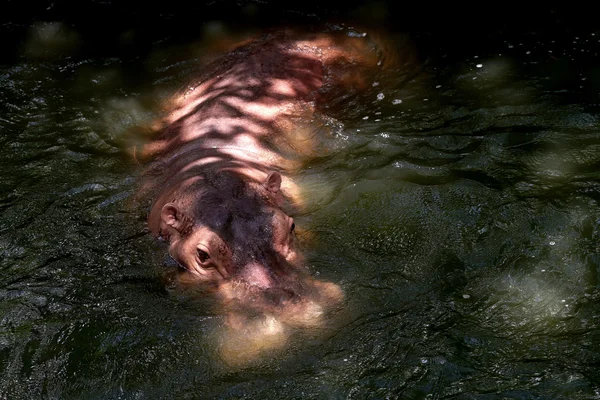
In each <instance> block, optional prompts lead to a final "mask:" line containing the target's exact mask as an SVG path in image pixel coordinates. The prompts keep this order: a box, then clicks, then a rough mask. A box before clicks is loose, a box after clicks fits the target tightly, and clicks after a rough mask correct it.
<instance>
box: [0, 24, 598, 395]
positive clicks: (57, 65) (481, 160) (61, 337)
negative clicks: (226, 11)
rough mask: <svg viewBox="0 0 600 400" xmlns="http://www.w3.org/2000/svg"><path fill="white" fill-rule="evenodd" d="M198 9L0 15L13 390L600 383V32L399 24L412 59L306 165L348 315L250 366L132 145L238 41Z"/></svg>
mask: <svg viewBox="0 0 600 400" xmlns="http://www.w3.org/2000/svg"><path fill="white" fill-rule="evenodd" d="M307 18H312V17H311V16H308V17H307ZM30 22H31V21H30ZM202 26H203V28H198V31H197V32H195V33H194V34H191V33H190V32H189V31H186V34H185V35H184V37H180V36H178V35H176V34H173V33H172V32H166V31H165V30H159V31H158V32H153V33H149V32H143V35H142V36H141V37H140V36H139V33H136V31H135V30H132V31H124V32H123V33H122V34H121V35H120V36H118V37H117V39H115V40H114V42H109V43H108V44H105V45H104V46H97V47H93V46H92V47H91V48H90V47H86V44H87V43H86V40H89V38H88V37H87V36H85V35H84V34H82V33H81V32H80V30H81V31H84V30H85V27H84V26H81V25H80V26H79V27H77V26H72V25H69V24H68V23H64V22H60V20H58V22H53V23H44V22H39V23H36V21H35V20H34V21H32V22H31V23H29V22H28V23H21V22H18V23H14V24H5V25H4V29H5V31H7V32H9V33H11V32H12V33H14V34H15V35H16V37H17V38H18V40H17V42H18V43H17V44H18V45H16V46H14V49H15V55H14V57H12V58H9V59H7V61H6V62H5V63H4V64H2V66H1V67H0V152H1V156H0V271H1V274H0V370H1V376H2V379H1V380H0V397H1V398H11V399H12V398H15V399H20V398H273V399H281V398H290V399H295V398H323V399H331V398H334V399H338V398H339V399H342V398H351V399H367V398H369V399H371V398H381V399H385V398H400V399H422V398H432V399H442V398H443V399H597V398H600V372H599V371H600V329H599V328H600V305H599V300H600V286H599V278H600V274H599V271H598V268H599V266H600V252H599V250H600V245H599V243H600V241H599V240H600V205H599V201H600V168H599V167H600V131H599V129H598V110H599V105H600V101H599V98H598V96H599V93H600V73H599V72H598V71H600V69H599V67H600V62H599V61H598V51H600V31H594V30H591V29H588V30H587V31H585V30H584V29H580V30H579V31H578V32H577V33H574V32H573V31H569V30H564V29H563V30H557V31H556V32H554V33H553V32H546V33H544V34H536V33H535V32H533V33H532V32H530V33H519V34H515V33H514V32H512V31H510V30H506V31H502V30H498V31H494V32H492V33H490V32H487V33H486V34H487V36H486V37H487V38H488V39H486V40H483V39H481V36H479V38H478V40H474V41H473V43H471V44H469V45H465V46H462V47H460V51H454V50H456V49H457V48H458V47H456V46H452V45H450V42H449V40H448V39H447V37H446V36H445V35H444V33H443V32H442V33H424V32H416V33H408V34H405V35H397V36H395V40H396V44H397V46H398V47H399V48H400V50H406V51H409V47H408V46H411V47H410V49H411V50H414V49H415V48H416V51H417V52H418V53H419V54H420V61H419V69H418V71H415V70H414V68H412V67H411V68H412V69H410V71H409V70H402V69H399V70H398V71H397V73H396V74H394V76H392V77H389V76H381V77H377V78H376V79H375V80H373V82H372V83H371V89H369V90H368V91H367V93H365V94H364V95H362V96H361V97H360V98H358V99H354V100H353V101H352V102H350V103H349V104H348V105H347V106H346V112H345V113H344V114H345V115H344V118H341V119H340V121H330V124H331V126H330V127H329V128H328V129H327V130H328V131H331V136H329V137H327V138H326V142H327V146H328V147H329V148H330V151H329V152H328V154H326V156H321V157H319V158H316V159H315V160H314V162H313V163H312V164H311V165H310V168H308V169H307V170H306V171H304V172H303V173H302V174H301V175H300V176H298V177H297V179H298V182H299V183H300V184H301V186H302V187H303V188H304V189H305V190H306V192H307V193H309V194H310V196H309V197H310V199H311V200H310V204H309V207H308V210H307V211H306V212H305V213H304V214H302V215H299V216H297V218H296V223H297V224H298V226H299V227H302V228H304V229H305V230H306V231H308V233H309V234H308V235H307V237H309V238H310V240H305V246H306V248H307V249H306V252H307V255H308V260H309V267H310V269H311V270H312V271H313V273H314V274H315V275H317V276H318V277H319V278H322V279H325V280H330V281H333V282H336V283H338V284H339V285H340V286H341V287H342V288H343V290H344V292H345V293H346V297H347V306H346V310H345V315H346V317H344V319H343V322H342V323H339V324H338V325H337V326H336V327H335V329H333V331H329V332H327V333H326V334H324V335H314V336H311V335H298V337H296V338H293V339H292V340H291V342H290V343H289V344H288V346H287V348H286V350H285V351H284V352H276V353H275V354H270V355H268V356H266V357H264V358H262V359H260V360H259V361H257V362H256V363H254V364H252V365H251V366H249V367H246V368H244V367H241V368H233V367H231V366H228V365H227V364H226V363H225V362H223V360H222V359H221V358H220V357H219V354H218V353H217V352H216V351H215V348H216V346H217V344H218V343H219V341H220V340H221V338H220V337H219V332H220V330H219V328H220V327H221V326H222V324H223V321H222V317H221V316H220V315H218V314H215V313H214V312H213V311H212V310H211V308H210V307H209V305H207V304H206V302H205V301H203V299H202V297H201V296H200V295H199V294H198V293H194V292H193V290H192V291H190V290H187V291H186V290H181V289H178V288H177V287H175V286H174V285H172V284H171V283H170V282H171V281H170V276H171V274H172V267H170V266H169V265H168V264H169V262H168V260H166V258H165V251H164V248H161V247H160V245H158V244H157V243H155V242H154V241H153V240H152V238H151V237H150V235H149V234H148V233H147V231H146V228H145V224H144V221H145V215H144V210H141V209H140V207H136V206H135V205H132V197H133V194H134V192H135V188H136V178H137V176H139V173H140V167H139V166H138V165H137V164H136V163H135V161H134V160H133V158H132V157H131V156H130V155H129V154H128V152H127V145H128V144H129V143H130V142H129V140H130V139H129V136H128V132H130V130H131V128H133V127H135V126H139V125H142V124H144V123H148V122H149V121H152V119H153V118H155V117H156V116H157V115H158V111H157V108H158V106H159V105H160V103H161V100H162V99H165V98H166V97H167V96H168V95H169V94H170V93H172V92H173V91H174V90H176V89H178V88H179V85H180V84H181V82H183V81H184V80H185V78H186V77H187V76H189V74H191V73H193V71H196V70H197V69H198V67H199V66H200V61H199V59H198V56H200V55H202V54H204V53H207V52H210V51H211V49H212V47H211V46H212V45H214V44H215V43H217V42H218V41H219V40H223V38H227V37H229V36H235V35H234V33H233V32H232V31H233V30H234V28H233V26H232V25H231V24H228V23H227V21H225V22H223V23H222V24H219V23H212V24H204V25H202ZM222 28H225V29H226V32H225V34H221V33H219V32H221V29H222ZM78 29H79V30H78ZM356 32H358V33H360V31H356ZM136 35H138V36H136ZM471 35H472V37H474V38H476V37H477V36H478V33H477V32H473V33H472V34H471ZM94 43H95V44H96V45H97V42H94ZM123 43H125V44H123ZM131 43H135V44H136V45H131ZM408 43H412V44H410V45H409V44H408ZM113 45H114V46H116V47H118V46H121V47H118V48H119V49H120V50H119V51H114V52H111V47H112V46H113ZM82 48H85V51H82ZM124 49H125V50H124ZM203 52H204V53H203Z"/></svg>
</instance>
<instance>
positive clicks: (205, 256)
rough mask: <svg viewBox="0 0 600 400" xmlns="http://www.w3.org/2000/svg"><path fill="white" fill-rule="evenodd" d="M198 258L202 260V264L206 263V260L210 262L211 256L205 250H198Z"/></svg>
mask: <svg viewBox="0 0 600 400" xmlns="http://www.w3.org/2000/svg"><path fill="white" fill-rule="evenodd" d="M198 258H199V259H200V262H206V260H208V259H209V258H210V256H209V255H208V253H207V252H205V251H204V250H200V249H198Z"/></svg>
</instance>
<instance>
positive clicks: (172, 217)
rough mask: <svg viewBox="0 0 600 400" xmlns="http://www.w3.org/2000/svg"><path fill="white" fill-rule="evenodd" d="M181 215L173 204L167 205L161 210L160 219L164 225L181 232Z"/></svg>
mask: <svg viewBox="0 0 600 400" xmlns="http://www.w3.org/2000/svg"><path fill="white" fill-rule="evenodd" d="M180 215H181V214H180V213H179V210H178V209H177V206H176V205H175V204H173V203H167V204H165V205H164V206H163V208H162V210H160V219H161V220H162V222H163V223H165V224H166V225H168V226H170V227H171V228H174V229H176V230H179V229H180V228H181V218H179V216H180Z"/></svg>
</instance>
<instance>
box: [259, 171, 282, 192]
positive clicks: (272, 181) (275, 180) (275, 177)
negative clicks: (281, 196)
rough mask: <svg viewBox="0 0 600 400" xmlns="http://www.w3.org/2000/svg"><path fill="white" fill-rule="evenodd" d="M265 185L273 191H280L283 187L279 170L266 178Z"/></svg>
mask: <svg viewBox="0 0 600 400" xmlns="http://www.w3.org/2000/svg"><path fill="white" fill-rule="evenodd" d="M263 186H264V187H265V188H266V189H267V190H268V191H269V192H272V193H277V192H279V189H280V188H281V175H280V174H279V172H271V173H270V174H269V175H268V176H267V179H265V181H264V183H263Z"/></svg>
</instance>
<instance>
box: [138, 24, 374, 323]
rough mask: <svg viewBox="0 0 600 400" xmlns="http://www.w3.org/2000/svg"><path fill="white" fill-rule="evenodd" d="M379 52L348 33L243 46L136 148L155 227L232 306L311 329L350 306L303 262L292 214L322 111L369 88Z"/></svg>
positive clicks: (284, 35) (277, 36)
mask: <svg viewBox="0 0 600 400" xmlns="http://www.w3.org/2000/svg"><path fill="white" fill-rule="evenodd" d="M382 57H383V56H382V52H381V49H380V48H378V47H377V46H376V45H375V44H374V42H373V41H370V40H369V38H366V37H364V36H363V37H361V36H360V35H348V34H346V32H330V33H318V34H317V33H302V34H301V33H298V32H292V31H290V30H287V31H285V32H277V33H271V34H268V35H265V36H263V37H261V38H258V39H255V40H253V41H251V42H249V43H244V44H243V45H241V46H239V47H237V48H235V49H233V50H232V51H230V52H229V53H227V54H225V55H223V56H222V57H221V58H219V59H217V60H216V61H213V62H212V63H210V64H209V65H207V66H205V67H204V68H203V70H202V71H201V72H200V74H199V76H197V77H194V79H193V80H192V81H191V83H190V84H187V85H186V86H185V87H184V89H182V90H181V91H180V92H179V93H178V94H177V95H176V96H175V98H174V99H173V101H172V103H171V105H170V110H169V112H168V113H167V115H166V116H165V117H164V118H163V119H162V120H161V122H160V124H159V128H158V130H159V132H158V134H157V135H156V137H155V138H154V139H153V140H152V141H151V142H149V143H148V144H146V146H145V147H144V149H143V150H142V151H138V153H137V157H138V158H140V157H141V158H144V159H149V160H150V163H149V166H148V169H147V171H146V173H145V175H144V190H145V191H146V192H147V193H150V196H151V197H153V201H152V205H151V207H150V212H149V215H148V227H149V230H150V231H151V233H152V234H153V235H154V236H156V237H157V238H159V239H160V240H163V241H165V242H166V243H167V244H168V251H169V254H170V256H171V257H172V258H173V260H175V261H176V262H177V264H179V266H181V267H182V268H183V269H184V270H186V271H188V273H189V274H190V275H191V276H193V279H192V281H195V282H197V283H198V284H205V285H207V286H210V287H212V288H213V289H214V290H213V291H214V293H216V295H217V297H218V298H219V299H220V300H221V303H222V304H228V305H230V306H229V310H230V311H231V309H232V307H233V308H235V309H236V310H239V309H244V308H251V309H252V312H253V313H256V312H259V313H264V314H268V315H270V316H275V317H276V318H278V319H279V320H280V321H284V322H285V323H289V324H294V323H295V324H296V325H304V326H312V325H315V324H317V323H318V322H317V321H318V320H319V318H321V316H322V315H323V313H324V310H326V309H328V307H332V306H336V305H337V306H339V304H340V303H341V302H342V299H343V294H342V291H341V289H340V288H339V287H338V286H337V285H336V284H333V283H331V282H323V281H319V280H316V279H314V278H312V277H311V276H310V274H309V273H308V271H307V269H306V268H305V267H304V265H303V258H302V255H301V252H300V250H299V248H298V243H297V242H298V241H297V239H296V235H295V230H296V223H295V221H294V217H293V212H294V209H297V208H298V207H301V203H302V199H301V193H300V191H299V189H298V187H297V186H296V185H295V184H294V182H293V180H292V179H290V171H297V170H298V169H299V168H301V166H302V161H303V159H304V158H305V157H306V156H309V155H310V154H311V152H313V151H314V150H315V149H314V146H315V143H313V141H311V140H310V139H311V135H312V132H313V131H314V129H315V128H314V126H312V127H311V124H315V123H316V124H318V121H319V118H318V115H319V113H322V112H323V110H326V109H327V107H330V106H331V104H335V103H336V101H338V99H339V98H340V97H345V98H347V97H348V96H351V95H352V94H353V93H355V92H357V91H359V90H361V89H363V88H365V87H367V86H368V82H367V79H366V76H367V75H368V73H369V72H368V71H370V70H372V69H374V68H377V67H378V66H381V64H382ZM307 132H308V133H307ZM188 281H189V280H188ZM232 304H234V305H235V306H231V305H232ZM225 308H226V307H225ZM236 315H238V316H239V313H237V314H236ZM246 323H248V318H231V319H230V325H231V326H237V327H240V326H243V325H244V324H246Z"/></svg>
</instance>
